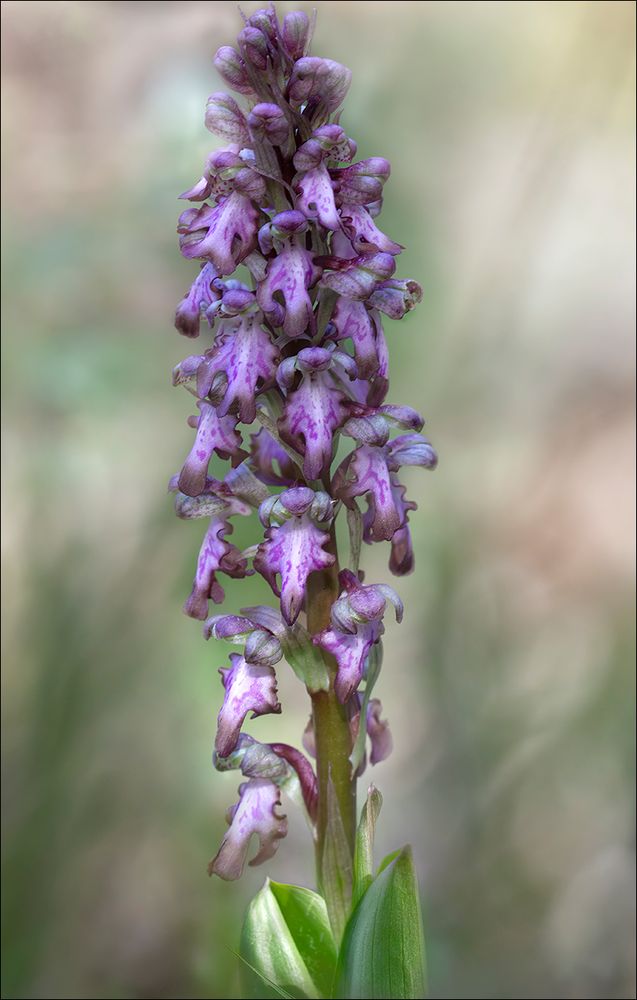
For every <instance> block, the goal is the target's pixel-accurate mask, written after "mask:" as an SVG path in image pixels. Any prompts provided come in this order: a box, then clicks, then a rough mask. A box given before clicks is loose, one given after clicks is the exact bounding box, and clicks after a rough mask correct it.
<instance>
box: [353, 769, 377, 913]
mask: <svg viewBox="0 0 637 1000" xmlns="http://www.w3.org/2000/svg"><path fill="white" fill-rule="evenodd" d="M382 804H383V797H382V795H381V794H380V792H379V791H378V789H377V788H376V787H375V786H374V785H370V786H369V790H368V792H367V802H366V803H365V805H364V806H363V809H362V812H361V818H360V822H359V824H358V830H357V832H356V847H355V850H354V884H353V886H352V909H353V908H354V907H355V906H356V904H357V903H358V902H359V901H360V899H361V898H362V896H364V894H365V892H366V890H367V889H368V888H369V886H370V885H371V884H372V882H373V881H374V833H375V831H376V821H377V819H378V816H379V813H380V810H381V806H382Z"/></svg>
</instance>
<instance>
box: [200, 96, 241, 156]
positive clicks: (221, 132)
mask: <svg viewBox="0 0 637 1000" xmlns="http://www.w3.org/2000/svg"><path fill="white" fill-rule="evenodd" d="M204 121H205V125H206V128H207V129H208V131H209V132H212V133H213V135H218V136H220V137H221V138H222V139H224V140H225V141H226V142H232V143H235V144H236V145H237V146H239V147H241V148H243V147H244V146H247V145H248V143H249V141H250V134H249V132H248V125H247V122H246V118H245V115H244V113H243V111H242V110H241V108H240V107H239V105H238V104H237V102H236V101H235V99H234V97H231V96H230V94H226V93H225V92H224V91H216V92H215V93H214V94H211V95H210V97H209V98H208V102H207V104H206V115H205V118H204Z"/></svg>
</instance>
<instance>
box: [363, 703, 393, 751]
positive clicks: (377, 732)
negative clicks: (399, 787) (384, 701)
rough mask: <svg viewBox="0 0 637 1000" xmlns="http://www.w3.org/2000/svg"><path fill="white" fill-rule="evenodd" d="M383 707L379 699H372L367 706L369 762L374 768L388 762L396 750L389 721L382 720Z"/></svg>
mask: <svg viewBox="0 0 637 1000" xmlns="http://www.w3.org/2000/svg"><path fill="white" fill-rule="evenodd" d="M382 711H383V706H382V705H381V703H380V701H379V699H378V698H371V699H370V701H369V704H368V705H367V713H366V714H367V718H366V724H367V735H368V736H369V740H370V743H371V753H370V755H369V760H370V763H371V764H372V766H373V765H374V764H380V762H381V761H382V760H387V758H388V757H389V755H390V754H391V752H392V750H393V749H394V741H393V740H392V735H391V732H390V729H389V723H388V722H387V719H381V717H380V716H381V712H382Z"/></svg>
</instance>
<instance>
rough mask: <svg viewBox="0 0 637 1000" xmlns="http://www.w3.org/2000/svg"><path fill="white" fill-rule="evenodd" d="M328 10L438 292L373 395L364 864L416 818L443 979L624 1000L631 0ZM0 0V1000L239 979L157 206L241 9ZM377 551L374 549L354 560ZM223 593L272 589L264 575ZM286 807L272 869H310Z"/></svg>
mask: <svg viewBox="0 0 637 1000" xmlns="http://www.w3.org/2000/svg"><path fill="white" fill-rule="evenodd" d="M292 6H294V5H290V4H288V3H280V4H279V9H280V11H282V12H284V11H286V10H288V9H290V8H291V7H292ZM299 6H302V7H306V9H308V10H309V9H310V5H305V4H299ZM256 7H257V4H253V3H246V4H245V7H244V9H245V11H246V12H247V13H251V12H252V11H253V10H254V9H255V8H256ZM316 7H317V9H318V26H317V30H316V35H315V42H314V46H313V51H314V53H315V54H318V55H327V56H330V57H332V58H334V59H337V60H339V61H341V62H344V63H345V64H347V65H349V66H350V67H351V68H352V69H353V71H354V79H353V84H352V88H351V91H350V96H349V98H348V101H347V104H346V110H345V114H344V117H343V123H344V125H345V126H346V128H347V130H348V131H349V133H350V134H351V135H352V136H353V137H355V138H356V140H357V141H358V143H359V153H360V155H361V156H369V155H375V154H376V155H384V156H387V157H389V158H390V159H391V160H392V163H393V175H392V179H391V181H390V183H389V184H388V185H387V187H386V189H385V191H386V198H385V210H384V214H383V229H384V230H385V231H386V232H388V234H389V235H390V236H391V237H393V238H395V239H398V240H399V241H400V242H402V243H404V244H406V246H407V247H408V249H407V251H406V252H405V253H404V254H403V256H402V257H401V259H400V262H399V274H400V275H402V276H404V277H415V278H417V279H418V280H419V281H421V282H422V284H423V286H424V288H425V297H424V301H423V304H422V305H421V306H420V308H419V309H418V310H417V311H416V312H415V313H412V314H411V315H410V316H409V317H407V318H406V319H405V320H404V321H403V323H402V324H401V325H398V324H396V323H391V322H389V321H387V325H386V330H387V334H388V340H389V344H390V351H391V358H392V371H393V379H392V393H391V396H390V399H391V400H392V401H393V402H400V403H406V404H409V405H411V406H414V407H416V408H417V409H419V410H420V411H422V412H423V413H424V414H425V415H426V416H427V421H428V428H429V434H430V436H431V438H432V440H433V441H434V443H435V444H436V446H437V448H438V450H439V452H440V455H441V462H440V467H439V469H438V471H437V472H436V473H435V474H434V475H431V474H423V473H422V472H421V471H420V470H407V473H408V474H407V477H406V478H407V484H408V493H409V496H411V497H413V498H414V499H415V500H417V502H418V504H419V511H418V513H417V514H413V515H412V518H411V524H412V531H413V534H414V540H415V548H416V556H417V571H416V574H415V575H414V576H411V577H407V578H404V579H401V580H398V581H397V587H398V590H399V592H400V594H401V596H402V597H403V599H404V601H405V604H406V609H407V610H406V615H405V621H404V623H403V625H402V626H401V627H400V628H396V627H391V628H390V629H389V630H388V631H389V634H388V636H387V644H386V656H385V667H384V673H383V676H382V677H381V680H380V684H379V693H380V696H381V697H382V699H383V702H384V706H385V711H386V714H387V716H388V717H389V719H390V721H391V723H392V726H393V730H394V735H395V744H396V748H395V752H394V755H393V757H392V758H391V760H390V761H388V762H387V763H385V764H383V765H380V766H379V767H377V768H376V769H375V772H374V774H373V779H374V781H375V783H376V784H377V785H379V787H380V788H381V790H382V791H383V794H384V796H385V805H384V810H383V817H382V822H381V825H380V834H379V843H378V856H379V857H380V856H382V854H383V853H385V852H386V851H389V850H391V849H393V848H395V847H397V846H399V845H400V844H401V843H403V842H404V841H406V840H410V841H411V842H412V843H413V845H414V851H415V856H416V860H417V864H418V869H419V873H420V878H421V886H422V893H423V903H424V908H425V915H426V924H427V932H428V947H429V963H430V984H431V994H432V996H433V997H440V998H442V997H445V998H482V997H485V998H487V997H488V998H499V997H502V998H513V997H515V998H526V997H529V998H531V997H533V998H544V997H546V998H549V997H551V998H625V997H634V996H635V981H634V977H635V968H634V951H633V944H632V942H633V931H634V917H633V886H634V854H633V830H634V797H633V681H632V676H633V670H632V663H633V653H634V648H633V612H632V606H633V555H634V538H633V517H632V512H633V503H634V497H633V450H634V439H633V416H632V412H633V390H634V382H633V379H634V357H633V346H632V333H633V325H634V314H633V309H634V263H635V262H634V235H635V234H634V208H635V206H634V143H633V140H634V136H633V120H634V98H633V91H634V69H635V67H634V42H633V35H634V20H635V7H634V4H632V3H621V2H620V3H608V2H599V3H583V2H567V3H482V2H477V3H454V2H450V3H427V2H424V3H423V2H418V3H398V2H394V3H391V4H385V3H378V2H376V3H365V4H363V3H349V2H343V0H339V2H338V3H331V2H319V3H317V4H316ZM2 17H3V32H2V37H3V67H4V69H3V74H4V83H3V116H2V117H3V133H4V134H3V150H4V168H3V177H4V216H3V249H4V253H3V288H4V296H3V298H4V315H3V332H4V336H3V352H4V364H3V387H4V394H3V401H4V420H3V425H4V533H3V560H4V602H3V613H4V628H3V645H4V665H5V666H4V686H3V694H4V697H3V722H4V726H3V729H4V781H3V787H4V841H3V843H4V850H3V858H4V862H3V864H4V878H3V887H4V902H3V906H4V918H3V919H4V924H3V992H2V996H3V997H7V998H26V997H34V998H35V997H38V998H75V997H78V998H79V997H82V998H104V1000H112V998H210V997H236V996H238V977H237V960H236V958H235V953H234V952H235V949H236V947H237V942H238V933H239V927H240V922H241V917H242V913H243V911H244V909H245V906H246V904H247V902H248V900H249V899H250V898H251V897H252V895H253V894H254V893H255V892H256V890H257V889H258V887H259V886H260V885H261V883H262V881H263V878H264V875H265V874H266V872H265V870H264V869H249V870H248V872H247V874H246V875H245V877H244V878H243V879H242V881H241V882H240V883H236V884H231V885H227V884H224V883H222V882H220V881H219V880H212V881H211V880H209V879H208V878H207V877H206V874H205V867H206V863H207V861H208V859H209V857H211V856H212V854H214V853H215V851H216V849H217V846H218V843H219V840H220V838H221V836H222V833H223V830H224V828H225V827H224V818H223V814H224V811H225V809H226V807H227V806H228V805H230V804H231V803H232V802H233V801H234V799H235V793H236V785H237V783H238V780H237V775H236V774H229V775H228V774H226V775H217V774H215V773H214V771H213V770H212V767H211V764H210V752H211V745H212V739H213V733H214V722H215V716H216V711H217V709H218V706H219V703H220V697H221V694H220V683H219V679H218V676H217V668H218V667H219V666H221V665H223V664H224V662H225V656H226V650H225V649H224V647H223V645H220V644H217V645H216V646H213V645H207V644H206V643H204V642H203V641H202V639H201V634H200V628H199V626H198V624H196V623H194V622H192V621H190V620H189V619H187V618H185V617H184V616H183V615H182V614H181V610H180V608H181V603H182V601H183V600H184V598H185V596H186V595H187V593H188V591H189V589H190V583H191V579H192V572H193V566H194V560H195V557H196V553H197V551H198V547H199V543H200V535H201V525H200V524H199V523H196V522H195V523H192V522H191V523H182V522H179V521H177V520H176V519H175V517H174V515H173V512H172V504H171V502H170V500H169V498H168V497H167V495H166V482H167V480H168V477H169V475H170V474H172V473H173V472H174V471H176V470H177V469H178V468H179V466H180V464H181V461H182V460H183V457H184V455H185V454H186V452H187V450H188V449H189V448H190V441H191V437H192V432H191V431H190V430H189V429H188V428H187V426H186V423H185V419H186V416H187V415H188V414H189V413H190V412H191V408H190V406H189V403H188V397H187V396H186V395H185V394H184V393H183V392H181V391H178V390H174V389H171V387H170V370H171V368H172V366H173V365H174V364H175V363H176V362H177V361H178V360H179V359H180V358H181V357H183V356H184V355H185V354H188V353H189V351H190V348H189V347H188V345H187V344H186V343H185V342H184V341H183V340H180V338H179V337H178V335H177V334H176V332H175V331H174V330H173V328H172V318H173V311H174V307H175V304H176V303H177V301H178V300H179V299H180V298H181V296H182V295H183V294H184V292H185V291H186V289H187V287H188V285H189V283H190V280H191V278H192V277H193V274H194V272H195V270H196V269H195V268H194V266H193V265H192V264H189V263H188V262H186V261H184V260H182V259H181V258H180V256H179V253H178V250H177V243H176V237H175V223H176V218H177V214H178V212H179V211H180V210H181V208H180V204H179V203H178V202H177V201H176V196H177V195H178V194H179V192H180V191H183V190H184V189H185V188H187V187H189V186H190V185H191V183H193V182H194V180H195V179H196V178H198V177H199V175H200V172H201V166H202V164H203V160H204V157H205V155H206V153H207V152H208V151H209V149H210V148H212V146H213V144H214V142H215V140H214V139H213V138H212V137H211V136H210V135H209V134H208V133H207V132H206V130H205V129H204V126H203V109H204V106H205V100H206V97H207V95H208V94H209V93H210V92H212V91H214V90H218V89H220V81H219V79H218V77H217V76H216V74H215V72H214V70H213V67H212V64H211V56H212V54H213V53H214V51H215V49H216V48H217V47H218V46H219V45H221V44H226V43H228V42H231V41H232V39H233V37H234V36H235V35H236V33H237V31H238V30H239V27H240V17H239V12H238V10H237V8H236V7H235V5H234V4H233V3H229V2H228V3H226V2H223V3H214V2H205V3H194V2H167V3H149V2H145V3H126V2H118V3H107V2H68V0H61V2H55V3H52V2H47V3H42V2H29V3H22V2H5V3H3V4H2ZM412 472H413V475H412V474H411V473H412ZM236 530H237V533H238V536H239V540H240V543H242V544H245V545H247V544H249V543H250V542H251V541H253V540H254V539H255V537H256V536H255V534H254V526H253V525H251V524H249V523H247V522H246V523H244V524H242V525H241V526H240V528H239V526H237V529H236ZM387 557H388V552H387V551H386V547H385V546H376V547H375V549H374V550H373V551H371V550H369V549H366V551H365V552H364V558H365V564H366V567H367V568H368V570H369V574H370V577H372V578H374V579H383V578H384V575H385V574H387V570H386V560H387ZM224 586H226V581H225V579H224ZM226 593H227V605H226V606H227V608H228V609H229V610H230V609H236V608H238V607H239V606H240V605H244V604H246V603H257V602H259V601H265V602H266V603H267V601H268V592H267V587H266V585H265V583H264V582H263V581H259V580H256V579H253V580H251V581H243V582H242V581H238V582H236V581H229V582H228V585H227V588H226ZM279 673H280V674H281V675H282V676H281V681H280V687H281V694H282V700H283V703H284V714H283V715H282V716H281V717H280V718H275V719H274V720H273V719H268V718H265V719H261V720H258V721H257V722H256V723H254V724H253V725H252V732H253V733H254V734H255V735H257V736H259V737H262V738H264V739H267V738H268V737H269V736H272V735H274V733H277V734H278V737H279V738H285V739H287V740H288V741H293V742H297V741H298V740H299V737H300V733H301V731H302V729H303V726H304V724H305V719H306V705H305V698H304V696H303V695H302V692H301V691H300V690H299V686H298V685H297V684H296V682H295V681H294V678H293V677H291V676H286V675H285V673H284V672H282V671H279ZM288 673H290V674H291V672H288ZM369 777H370V774H369V772H368V774H367V775H366V779H368V778H369ZM363 787H364V783H363ZM287 811H288V815H289V818H290V833H289V836H288V838H287V841H285V842H284V844H283V845H282V847H281V849H280V851H279V853H278V855H277V857H276V859H275V860H274V861H273V862H272V863H271V864H270V865H269V866H268V874H270V875H272V876H273V877H274V878H279V879H281V880H284V881H294V880H296V881H299V882H305V883H306V884H311V882H312V874H311V873H312V858H311V851H310V845H309V839H308V837H307V831H306V830H305V828H304V823H303V821H302V820H301V819H300V817H299V816H298V815H296V814H295V813H294V810H293V808H292V807H291V806H290V808H289V809H288V810H287Z"/></svg>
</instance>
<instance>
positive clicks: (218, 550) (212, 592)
mask: <svg viewBox="0 0 637 1000" xmlns="http://www.w3.org/2000/svg"><path fill="white" fill-rule="evenodd" d="M230 534H232V525H231V524H230V522H229V521H225V520H223V517H221V516H216V517H212V518H211V519H210V525H209V527H208V530H207V532H206V534H205V536H204V540H203V543H202V546H201V549H200V550H199V557H198V559H197V570H196V572H195V579H194V581H193V585H192V591H191V593H190V596H189V598H188V600H187V601H186V603H185V604H184V612H185V613H186V614H187V615H189V616H190V618H198V619H199V620H200V621H204V619H206V618H207V617H208V601H209V600H212V601H214V603H215V604H221V603H222V601H223V599H224V596H225V595H224V592H223V587H222V586H221V584H220V583H219V582H218V581H217V577H216V573H217V571H218V570H221V571H222V572H224V573H225V574H226V575H227V576H232V577H243V576H246V575H247V574H248V564H247V560H246V559H245V558H244V556H243V555H242V554H241V551H240V550H239V549H238V548H237V547H236V545H233V544H232V543H231V542H227V541H226V540H225V536H226V535H230Z"/></svg>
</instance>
